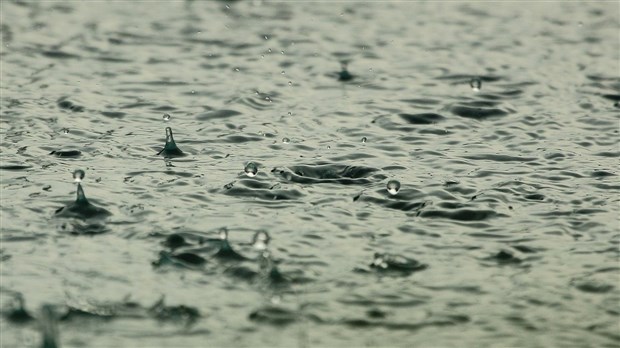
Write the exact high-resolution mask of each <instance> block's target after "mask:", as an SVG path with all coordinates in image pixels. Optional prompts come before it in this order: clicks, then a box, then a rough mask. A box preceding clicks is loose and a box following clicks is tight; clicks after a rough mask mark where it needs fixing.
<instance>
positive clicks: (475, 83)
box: [469, 77, 482, 92]
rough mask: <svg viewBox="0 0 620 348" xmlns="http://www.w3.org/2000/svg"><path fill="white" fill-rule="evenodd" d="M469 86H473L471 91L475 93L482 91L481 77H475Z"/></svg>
mask: <svg viewBox="0 0 620 348" xmlns="http://www.w3.org/2000/svg"><path fill="white" fill-rule="evenodd" d="M469 86H471V89H472V90H473V91H474V92H478V91H480V88H482V80H480V78H479V77H474V78H472V79H471V81H469Z"/></svg>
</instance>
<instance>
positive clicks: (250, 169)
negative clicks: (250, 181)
mask: <svg viewBox="0 0 620 348" xmlns="http://www.w3.org/2000/svg"><path fill="white" fill-rule="evenodd" d="M243 171H244V172H245V175H247V176H249V177H250V178H253V177H255V176H256V174H258V166H257V165H256V163H254V162H248V164H246V165H245V168H244V169H243Z"/></svg>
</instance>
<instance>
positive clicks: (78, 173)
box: [73, 169, 86, 182]
mask: <svg viewBox="0 0 620 348" xmlns="http://www.w3.org/2000/svg"><path fill="white" fill-rule="evenodd" d="M84 176H86V173H84V171H83V170H81V169H76V170H75V171H74V172H73V181H75V182H82V180H83V179H84Z"/></svg>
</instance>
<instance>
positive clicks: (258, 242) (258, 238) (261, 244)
mask: <svg viewBox="0 0 620 348" xmlns="http://www.w3.org/2000/svg"><path fill="white" fill-rule="evenodd" d="M270 239H271V238H270V237H269V234H268V233H267V232H265V231H258V232H256V233H255V234H254V237H252V246H253V247H254V248H255V249H257V250H261V251H262V250H265V249H267V244H269V240H270Z"/></svg>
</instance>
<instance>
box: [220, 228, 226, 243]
mask: <svg viewBox="0 0 620 348" xmlns="http://www.w3.org/2000/svg"><path fill="white" fill-rule="evenodd" d="M220 239H221V240H228V229H226V227H224V228H222V229H221V230H220Z"/></svg>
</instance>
